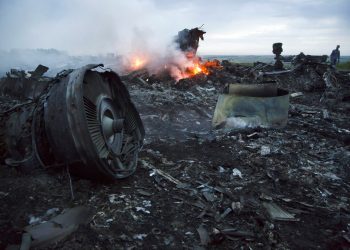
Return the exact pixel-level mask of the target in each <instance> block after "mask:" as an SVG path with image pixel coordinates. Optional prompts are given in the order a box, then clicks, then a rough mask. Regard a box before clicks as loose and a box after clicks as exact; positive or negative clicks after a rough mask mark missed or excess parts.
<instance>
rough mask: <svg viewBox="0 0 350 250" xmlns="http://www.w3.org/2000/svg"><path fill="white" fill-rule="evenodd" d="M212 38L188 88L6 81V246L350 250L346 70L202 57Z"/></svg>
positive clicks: (164, 82)
mask: <svg viewBox="0 0 350 250" xmlns="http://www.w3.org/2000/svg"><path fill="white" fill-rule="evenodd" d="M185 33H186V34H187V35H188V34H189V30H185ZM186 34H185V37H186ZM203 34H204V33H203ZM203 34H200V33H199V35H198V36H197V37H196V39H197V40H195V43H194V44H192V45H191V46H190V47H191V48H194V50H188V48H187V47H186V46H185V45H184V46H185V47H184V48H183V47H181V46H180V48H181V49H182V50H183V51H184V53H188V52H189V51H190V52H194V53H192V54H191V55H187V56H189V58H191V60H192V59H193V60H195V63H197V64H196V65H195V66H194V68H192V69H191V68H190V69H186V70H187V71H186V72H184V73H185V74H186V77H183V78H182V79H174V78H173V77H171V75H170V74H169V73H168V72H167V71H166V70H165V71H164V72H162V73H159V74H151V73H149V72H148V71H147V70H146V69H144V68H142V67H140V69H138V70H134V71H132V72H129V73H128V74H125V75H123V76H121V77H120V78H119V76H118V75H117V74H115V73H114V72H113V71H110V70H108V69H104V68H103V67H102V66H101V65H87V66H86V67H83V68H80V69H76V70H66V71H63V72H61V73H60V74H58V75H57V76H56V77H54V78H48V77H44V76H43V73H44V72H45V71H46V70H47V68H46V67H45V66H42V65H40V66H38V68H37V69H36V70H35V71H33V72H30V73H29V74H28V72H24V71H16V70H12V71H11V72H9V73H8V75H7V76H6V77H4V78H3V79H1V82H0V91H1V97H0V98H1V99H0V105H1V106H0V110H1V113H0V116H1V124H0V126H1V131H0V133H1V135H0V136H1V138H0V143H1V144H0V156H1V159H2V161H3V162H2V165H1V169H0V178H1V182H0V200H1V204H2V205H1V210H0V225H1V227H0V235H1V236H0V248H6V247H7V249H19V248H20V247H21V249H29V248H39V249H42V248H44V249H45V248H48V249H78V248H83V249H86V248H89V249H90V248H96V249H144V248H147V249H149V248H154V249H158V248H159V249H180V248H182V249H206V248H209V249H211V248H218V249H260V248H261V249H272V248H273V249H275V248H277V249H300V248H303V249H319V248H321V249H325V248H329V249H348V248H349V247H350V210H349V203H350V197H349V193H350V181H349V180H350V179H349V178H350V174H349V165H350V150H349V143H350V124H349V122H348V119H349V115H348V114H349V112H350V103H349V100H350V76H349V72H340V71H337V70H334V69H333V68H332V67H331V66H330V65H328V64H327V63H326V59H327V58H326V57H319V56H308V55H304V54H300V55H298V56H296V57H294V58H293V60H292V62H291V66H290V67H289V69H288V70H285V69H283V64H281V60H283V58H282V57H281V55H280V54H281V44H275V45H274V53H275V54H276V63H275V64H274V65H272V64H265V63H259V62H257V63H255V64H254V65H253V66H244V65H240V64H236V63H232V62H229V61H221V62H220V61H217V60H215V61H208V62H203V61H201V60H200V59H198V58H197V57H196V56H195V52H196V49H197V47H198V40H199V39H198V38H199V37H200V35H203ZM182 35H184V33H182ZM182 35H180V33H179V36H178V37H179V39H180V38H181V37H182ZM180 40H181V39H180ZM178 43H179V44H181V41H178ZM285 59H286V58H285ZM131 100H132V101H131ZM141 148H142V150H141ZM136 167H137V170H136ZM135 170H136V173H134V172H135ZM133 173H134V174H133ZM124 177H128V178H124ZM101 178H103V179H106V178H107V179H109V181H101ZM96 179H99V181H97V180H96ZM116 179H118V180H116ZM110 180H112V181H110Z"/></svg>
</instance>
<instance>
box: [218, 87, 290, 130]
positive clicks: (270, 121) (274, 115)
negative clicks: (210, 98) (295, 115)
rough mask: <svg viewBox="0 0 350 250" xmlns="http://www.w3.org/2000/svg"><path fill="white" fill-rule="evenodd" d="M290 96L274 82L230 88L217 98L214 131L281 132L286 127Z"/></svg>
mask: <svg viewBox="0 0 350 250" xmlns="http://www.w3.org/2000/svg"><path fill="white" fill-rule="evenodd" d="M288 108H289V93H288V91H286V90H283V89H279V88H277V86H276V84H275V83H274V82H267V83H263V84H231V85H229V88H228V89H227V90H226V93H225V94H222V95H220V96H219V98H218V102H217V104H216V109H215V112H214V117H213V121H212V125H213V127H215V128H228V129H242V128H247V127H250V128H255V127H266V128H281V127H284V126H285V125H286V124H287V119H288Z"/></svg>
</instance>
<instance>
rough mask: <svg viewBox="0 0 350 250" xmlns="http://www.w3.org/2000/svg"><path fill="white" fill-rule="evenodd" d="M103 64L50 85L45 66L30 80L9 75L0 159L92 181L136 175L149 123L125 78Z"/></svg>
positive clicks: (2, 90)
mask: <svg viewBox="0 0 350 250" xmlns="http://www.w3.org/2000/svg"><path fill="white" fill-rule="evenodd" d="M99 66H103V65H87V66H85V67H82V68H80V69H76V70H69V71H65V72H63V73H62V74H59V75H58V76H57V77H56V78H44V79H45V81H43V80H42V79H43V78H42V77H40V75H41V74H43V71H44V70H45V68H43V67H44V66H43V67H38V68H37V70H36V71H37V73H32V76H30V77H26V76H25V75H21V76H20V77H17V78H15V79H13V77H11V76H10V75H8V76H7V78H4V79H3V80H2V81H1V82H0V96H1V98H2V99H0V101H1V102H0V104H1V106H0V116H1V121H2V123H1V124H0V126H1V131H4V132H2V134H1V135H0V146H1V148H0V153H1V155H0V156H2V158H3V159H5V158H6V160H5V162H6V163H7V164H8V165H14V166H23V167H27V168H28V166H33V165H37V164H38V163H39V164H40V165H42V166H43V167H46V168H47V167H50V166H64V167H65V166H69V167H70V170H71V171H72V172H73V173H76V174H77V175H80V176H83V177H87V178H92V179H94V178H98V177H107V178H109V179H119V178H124V177H127V176H129V175H131V174H132V173H133V172H134V171H135V169H136V165H137V158H138V153H139V150H140V149H141V147H142V143H143V138H144V128H143V124H142V122H141V119H140V116H139V114H138V112H137V110H136V108H135V107H134V105H133V103H132V102H131V100H130V95H129V93H128V91H127V89H126V87H125V86H124V84H123V83H122V82H121V80H120V78H119V76H118V75H117V74H116V73H114V72H113V71H109V70H104V69H101V70H100V69H99V70H97V69H96V68H98V67H99ZM36 71H34V72H36ZM33 74H34V77H33ZM38 77H39V78H38ZM10 84H13V86H14V88H13V89H14V90H11V89H10V88H8V86H9V85H10ZM39 87H40V88H39ZM39 90H40V91H39ZM6 98H7V99H6ZM6 100H7V101H6ZM9 100H12V101H11V102H10V101H9ZM13 100H15V101H13ZM4 151H5V152H4Z"/></svg>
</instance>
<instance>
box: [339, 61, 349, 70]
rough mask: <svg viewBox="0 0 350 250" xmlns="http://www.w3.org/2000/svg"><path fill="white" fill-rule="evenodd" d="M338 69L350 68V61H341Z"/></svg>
mask: <svg viewBox="0 0 350 250" xmlns="http://www.w3.org/2000/svg"><path fill="white" fill-rule="evenodd" d="M337 69H338V70H350V61H348V62H344V63H339V64H338V65H337Z"/></svg>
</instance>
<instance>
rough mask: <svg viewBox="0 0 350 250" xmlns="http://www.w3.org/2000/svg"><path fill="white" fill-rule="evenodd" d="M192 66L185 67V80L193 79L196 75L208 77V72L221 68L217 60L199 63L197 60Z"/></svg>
mask: <svg viewBox="0 0 350 250" xmlns="http://www.w3.org/2000/svg"><path fill="white" fill-rule="evenodd" d="M194 61H195V62H194V63H193V66H191V67H187V69H186V72H185V78H189V77H193V76H195V75H198V74H204V75H209V74H210V70H212V69H215V68H217V69H218V68H221V65H220V62H219V61H217V60H214V61H206V62H204V63H203V62H201V61H200V60H199V59H198V58H196V60H194Z"/></svg>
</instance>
